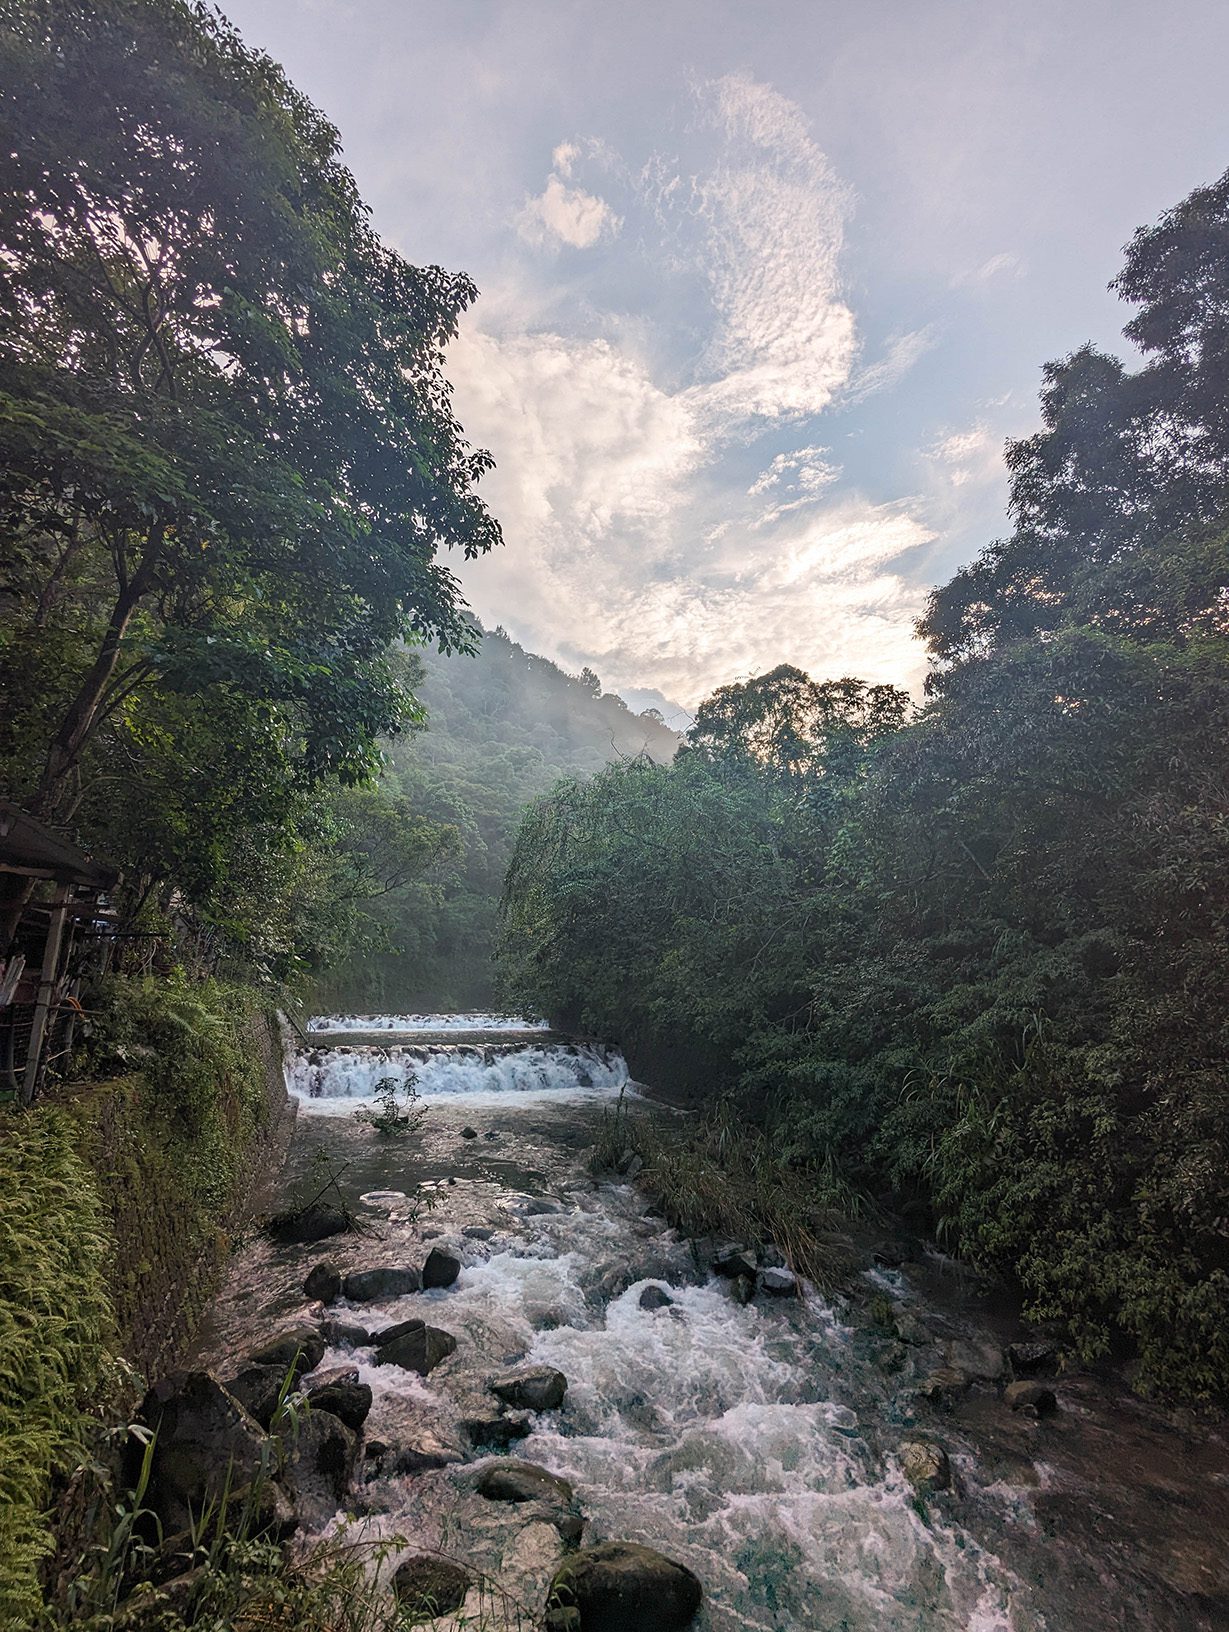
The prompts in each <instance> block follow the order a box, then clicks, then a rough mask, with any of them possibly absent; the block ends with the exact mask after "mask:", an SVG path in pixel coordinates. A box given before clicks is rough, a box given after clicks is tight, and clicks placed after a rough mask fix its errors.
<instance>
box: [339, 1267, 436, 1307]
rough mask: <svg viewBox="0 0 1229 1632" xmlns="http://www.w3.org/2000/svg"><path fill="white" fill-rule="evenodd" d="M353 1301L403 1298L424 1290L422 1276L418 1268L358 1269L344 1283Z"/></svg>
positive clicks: (362, 1301)
mask: <svg viewBox="0 0 1229 1632" xmlns="http://www.w3.org/2000/svg"><path fill="white" fill-rule="evenodd" d="M342 1285H343V1287H344V1290H345V1294H346V1296H347V1298H349V1300H350V1302H351V1303H378V1302H380V1301H381V1300H382V1299H384V1298H402V1297H405V1296H406V1294H407V1293H410V1292H421V1291H422V1276H421V1275H420V1274H419V1273H418V1271H417V1270H416V1269H408V1268H402V1269H358V1270H355V1272H354V1274H353V1275H347V1276H346V1278H345V1280H344V1281H343V1283H342Z"/></svg>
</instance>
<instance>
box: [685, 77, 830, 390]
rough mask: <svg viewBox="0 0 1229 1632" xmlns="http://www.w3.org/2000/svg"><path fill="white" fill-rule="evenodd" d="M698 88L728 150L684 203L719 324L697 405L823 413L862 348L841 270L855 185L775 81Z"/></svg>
mask: <svg viewBox="0 0 1229 1632" xmlns="http://www.w3.org/2000/svg"><path fill="white" fill-rule="evenodd" d="M698 94H699V98H700V103H701V110H702V115H703V116H704V118H705V119H706V120H707V121H708V122H709V123H710V124H711V125H712V127H713V128H715V130H716V131H717V133H718V136H719V139H720V152H719V156H718V158H717V162H716V163H715V164H714V165H713V166H712V168H711V169H710V170H709V171H708V172H707V173H705V174H703V175H701V176H699V177H697V178H696V180H695V182H694V184H693V189H692V191H691V194H690V195H689V201H688V202H689V207H690V208H691V209H692V210H694V212H695V213H696V215H697V217H698V219H699V221H700V222H701V223H702V225H703V227H704V229H705V236H706V243H705V255H704V264H705V266H706V268H707V274H708V280H709V287H710V292H711V296H712V301H713V305H714V308H715V311H716V315H717V320H718V321H717V331H716V334H715V335H714V337H713V339H712V342H711V344H710V345H709V347H708V348H707V351H706V354H705V355H704V357H703V358H702V359H701V364H700V372H701V375H702V379H701V382H700V383H699V384H698V385H697V387H696V390H695V395H696V401H697V405H698V406H699V407H700V408H701V409H702V410H703V411H705V412H706V413H708V414H709V415H710V416H712V417H715V418H716V419H717V420H718V421H721V420H731V419H733V420H739V419H745V418H747V417H757V418H761V419H767V420H773V419H781V418H795V417H801V416H803V415H810V414H816V413H819V412H820V411H821V410H822V409H823V408H825V407H827V405H828V404H829V402H831V400H832V398H833V397H834V396H835V394H836V393H837V391H838V390H839V389H840V388H841V387H842V386H843V385H844V384H845V382H846V381H847V380H848V378H849V375H850V371H851V369H852V367H853V363H854V359H855V357H856V355H857V335H856V328H855V323H854V315H853V312H852V311H851V310H850V308H849V306H848V305H847V304H846V302H845V301H844V299H843V298H842V297H841V292H840V277H839V259H840V253H841V249H842V247H843V244H844V232H845V222H846V219H847V217H848V215H849V211H850V209H851V207H852V193H851V191H850V189H849V188H848V187H847V186H846V185H845V184H844V183H843V182H842V181H840V179H839V178H838V177H837V176H836V174H835V172H834V171H833V169H832V166H831V165H830V164H829V162H828V159H827V157H826V156H825V155H824V153H823V152H821V150H820V149H819V148H818V147H817V146H816V145H815V143H814V141H813V140H812V139H811V136H810V134H809V131H808V128H807V124H806V121H805V119H804V118H803V116H802V114H801V112H800V110H799V108H798V107H797V105H796V104H795V103H793V102H790V101H789V100H788V99H787V98H786V97H783V96H781V95H780V94H779V92H777V91H775V90H773V89H772V87H771V86H768V85H763V84H759V83H758V82H756V81H755V80H752V79H750V78H748V77H746V76H743V75H727V76H726V77H724V78H722V79H718V80H713V81H710V82H709V83H708V84H706V85H704V86H702V87H701V88H700V91H699V93H698ZM704 376H706V377H704Z"/></svg>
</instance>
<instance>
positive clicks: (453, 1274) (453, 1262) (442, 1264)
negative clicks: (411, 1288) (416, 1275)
mask: <svg viewBox="0 0 1229 1632" xmlns="http://www.w3.org/2000/svg"><path fill="white" fill-rule="evenodd" d="M460 1273H461V1260H460V1259H459V1258H457V1257H455V1256H454V1255H453V1254H452V1253H451V1252H445V1251H444V1249H443V1248H442V1247H432V1248H431V1251H430V1252H429V1253H428V1254H427V1261H426V1263H425V1264H424V1265H423V1266H422V1284H423V1287H424V1288H425V1289H430V1288H431V1287H436V1286H451V1285H452V1283H453V1282H454V1281H455V1280H456V1278H457V1276H458V1275H459V1274H460Z"/></svg>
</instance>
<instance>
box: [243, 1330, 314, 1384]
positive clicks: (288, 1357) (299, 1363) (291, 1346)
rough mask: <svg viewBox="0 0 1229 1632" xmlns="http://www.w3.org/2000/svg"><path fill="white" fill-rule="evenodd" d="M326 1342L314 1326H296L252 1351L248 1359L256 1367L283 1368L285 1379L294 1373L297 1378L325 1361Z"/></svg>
mask: <svg viewBox="0 0 1229 1632" xmlns="http://www.w3.org/2000/svg"><path fill="white" fill-rule="evenodd" d="M325 1347H326V1344H325V1341H324V1336H323V1334H322V1333H321V1332H320V1331H319V1330H318V1328H316V1327H315V1326H295V1327H292V1328H291V1329H290V1330H289V1331H287V1332H281V1333H279V1334H278V1336H276V1337H272V1338H270V1339H269V1341H268V1342H267V1343H263V1344H262V1345H261V1346H260V1348H258V1349H253V1350H252V1352H251V1354H249V1355H248V1359H249V1360H250V1361H251V1363H252V1365H254V1366H280V1367H281V1368H282V1372H283V1375H284V1374H285V1373H286V1372H287V1371H291V1370H293V1372H294V1374H295V1376H296V1377H301V1376H302V1375H303V1374H304V1372H308V1371H314V1370H315V1369H316V1367H317V1366H318V1365H319V1364H320V1362H321V1361H322V1360H323V1359H324V1351H325Z"/></svg>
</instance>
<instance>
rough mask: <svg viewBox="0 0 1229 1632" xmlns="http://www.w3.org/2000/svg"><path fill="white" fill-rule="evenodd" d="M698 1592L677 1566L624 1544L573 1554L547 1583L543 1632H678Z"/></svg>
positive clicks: (603, 1544) (689, 1616)
mask: <svg viewBox="0 0 1229 1632" xmlns="http://www.w3.org/2000/svg"><path fill="white" fill-rule="evenodd" d="M702 1596H703V1589H702V1588H701V1586H700V1583H699V1581H698V1580H697V1578H696V1577H695V1576H694V1575H693V1574H692V1573H691V1571H690V1570H689V1569H687V1568H685V1566H684V1565H682V1564H676V1563H675V1562H674V1560H673V1559H669V1558H667V1557H665V1555H664V1554H662V1553H658V1552H655V1551H654V1550H653V1548H651V1547H641V1546H638V1545H637V1544H635V1543H634V1542H628V1541H604V1542H600V1543H599V1544H598V1545H597V1546H596V1547H584V1548H582V1549H581V1550H580V1552H578V1553H575V1554H573V1556H572V1557H571V1558H570V1559H568V1560H567V1562H566V1563H565V1564H563V1565H562V1566H561V1568H560V1569H559V1570H558V1571H557V1572H556V1574H555V1578H554V1580H553V1581H552V1582H551V1589H550V1596H549V1598H548V1601H547V1612H546V1618H545V1621H544V1623H543V1624H544V1626H545V1628H546V1632H631V1629H632V1628H635V1632H681V1629H682V1628H683V1627H685V1626H689V1625H690V1624H691V1622H692V1620H694V1618H695V1616H696V1613H697V1611H698V1610H699V1608H700V1600H701V1598H702Z"/></svg>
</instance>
